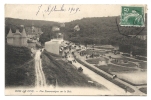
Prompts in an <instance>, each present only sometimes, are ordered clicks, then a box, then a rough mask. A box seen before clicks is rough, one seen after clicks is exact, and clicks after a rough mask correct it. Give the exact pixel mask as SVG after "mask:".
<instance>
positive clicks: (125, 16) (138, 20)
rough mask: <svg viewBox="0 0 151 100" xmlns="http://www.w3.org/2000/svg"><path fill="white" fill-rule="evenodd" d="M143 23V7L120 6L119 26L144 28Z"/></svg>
mask: <svg viewBox="0 0 151 100" xmlns="http://www.w3.org/2000/svg"><path fill="white" fill-rule="evenodd" d="M144 22H145V14H144V7H133V6H122V8H121V19H120V25H121V26H136V27H137V26H138V27H144V26H145V24H144Z"/></svg>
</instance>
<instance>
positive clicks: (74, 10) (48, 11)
mask: <svg viewBox="0 0 151 100" xmlns="http://www.w3.org/2000/svg"><path fill="white" fill-rule="evenodd" d="M42 7H43V5H40V6H38V11H37V12H36V15H38V14H39V13H40V12H43V15H44V14H47V15H50V14H51V13H53V12H69V14H76V13H77V12H79V11H80V8H79V7H66V6H65V5H64V4H62V5H61V6H58V5H48V6H47V7H46V8H45V9H43V10H42Z"/></svg>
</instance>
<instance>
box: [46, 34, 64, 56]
mask: <svg viewBox="0 0 151 100" xmlns="http://www.w3.org/2000/svg"><path fill="white" fill-rule="evenodd" d="M56 35H57V38H54V39H51V40H50V41H48V42H45V50H47V51H48V52H50V53H53V54H57V55H59V54H60V53H61V52H60V50H61V49H62V46H63V44H64V40H63V35H62V33H58V34H56Z"/></svg>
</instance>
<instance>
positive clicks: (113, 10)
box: [4, 4, 147, 96]
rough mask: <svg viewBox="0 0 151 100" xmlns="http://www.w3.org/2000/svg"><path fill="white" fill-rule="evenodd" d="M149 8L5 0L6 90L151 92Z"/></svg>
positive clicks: (33, 92)
mask: <svg viewBox="0 0 151 100" xmlns="http://www.w3.org/2000/svg"><path fill="white" fill-rule="evenodd" d="M146 9H147V5H145V4H144V5H143V4H142V5H134V4H133V5H131V4H129V5H124V4H123V5H122V4H120V5H119V4H110V5H108V4H5V16H4V17H5V25H4V27H5V66H4V67H5V95H7V96H10V95H17V96H18V95H25V96H27V95H48V96H51V95H82V96H85V95H96V96H106V95H109V96H117V95H118V96H119V95H121V96H147V10H146Z"/></svg>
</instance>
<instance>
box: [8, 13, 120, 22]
mask: <svg viewBox="0 0 151 100" xmlns="http://www.w3.org/2000/svg"><path fill="white" fill-rule="evenodd" d="M107 17H120V15H118V16H102V17H83V18H81V19H75V20H82V19H84V18H107ZM5 18H12V19H20V20H34V21H50V22H57V21H51V20H42V19H22V18H13V17H5ZM75 20H71V21H67V22H57V23H68V22H72V21H75Z"/></svg>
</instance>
